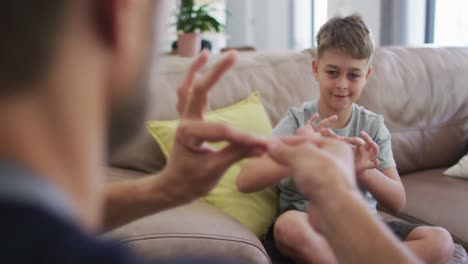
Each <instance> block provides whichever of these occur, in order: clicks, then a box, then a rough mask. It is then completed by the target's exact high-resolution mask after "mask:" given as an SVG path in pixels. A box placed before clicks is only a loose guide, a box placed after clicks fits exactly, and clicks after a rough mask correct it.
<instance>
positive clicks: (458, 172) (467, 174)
mask: <svg viewBox="0 0 468 264" xmlns="http://www.w3.org/2000/svg"><path fill="white" fill-rule="evenodd" d="M444 174H445V175H448V176H453V177H460V178H465V179H468V153H467V154H466V155H465V156H464V157H463V158H461V160H460V161H459V162H458V163H457V164H455V165H453V166H452V167H450V168H448V169H447V170H446V171H444Z"/></svg>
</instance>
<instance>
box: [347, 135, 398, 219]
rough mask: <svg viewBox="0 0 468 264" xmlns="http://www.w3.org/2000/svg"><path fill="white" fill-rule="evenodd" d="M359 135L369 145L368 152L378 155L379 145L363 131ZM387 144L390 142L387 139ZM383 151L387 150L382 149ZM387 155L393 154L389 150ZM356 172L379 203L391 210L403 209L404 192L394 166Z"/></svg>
mask: <svg viewBox="0 0 468 264" xmlns="http://www.w3.org/2000/svg"><path fill="white" fill-rule="evenodd" d="M385 131H386V130H385ZM360 136H361V137H362V139H364V142H365V144H366V146H369V147H368V148H367V149H368V150H369V151H370V152H372V151H377V155H378V153H379V146H378V145H377V144H376V143H375V142H374V141H373V140H372V138H371V137H370V136H369V135H368V134H367V133H364V132H361V133H360ZM387 144H390V141H389V140H388V143H387ZM387 147H390V146H387ZM363 149H364V147H359V148H358V151H365V150H363ZM384 151H388V150H386V149H384ZM374 154H375V153H374ZM387 155H393V154H392V153H391V152H390V153H389V154H387ZM377 164H378V163H377ZM375 167H377V166H375ZM356 173H357V178H358V179H359V181H360V182H361V183H362V184H363V185H364V186H365V187H366V188H367V190H368V191H369V192H370V193H371V194H372V196H374V198H375V199H376V200H377V202H378V203H379V204H380V205H382V206H383V207H385V208H387V209H390V210H393V211H400V210H402V209H403V207H404V206H405V203H406V194H405V189H404V187H403V184H402V183H401V180H400V175H399V174H398V171H397V169H396V168H395V167H389V168H386V169H383V170H382V171H379V170H378V169H376V168H373V169H368V170H363V171H357V172H356Z"/></svg>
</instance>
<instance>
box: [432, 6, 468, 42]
mask: <svg viewBox="0 0 468 264" xmlns="http://www.w3.org/2000/svg"><path fill="white" fill-rule="evenodd" d="M427 4H428V6H430V5H431V4H432V5H433V8H434V9H433V11H432V12H428V15H429V16H431V15H432V19H433V20H432V21H431V17H428V23H426V26H427V27H428V29H427V33H426V41H427V42H428V43H434V44H436V45H440V46H459V45H460V46H461V45H465V46H466V45H468V16H467V15H466V11H468V1H459V0H443V1H442V0H428V1H427ZM431 22H432V23H433V24H432V23H431ZM431 24H432V25H431ZM431 27H432V28H431ZM431 33H432V34H431ZM428 34H429V38H428ZM431 37H432V39H431ZM431 40H432V41H431Z"/></svg>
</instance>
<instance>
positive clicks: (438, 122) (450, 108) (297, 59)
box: [111, 47, 468, 173]
mask: <svg viewBox="0 0 468 264" xmlns="http://www.w3.org/2000/svg"><path fill="white" fill-rule="evenodd" d="M315 55H316V50H314V49H310V50H305V51H304V52H296V51H285V52H275V53H271V52H267V53H265V52H256V53H240V54H239V59H238V62H237V64H236V65H235V66H234V67H233V69H232V70H231V71H229V72H228V73H227V74H226V76H225V77H224V78H223V79H222V80H221V81H220V83H219V84H218V85H217V86H216V87H215V88H214V89H213V90H212V93H211V94H210V99H209V110H214V109H218V108H222V107H226V106H228V105H231V104H233V103H235V102H238V101H240V100H242V99H244V98H246V97H248V96H249V95H250V94H251V93H252V92H253V91H255V90H258V91H259V92H260V96H261V98H262V101H263V103H264V105H265V108H266V110H267V113H268V115H269V117H270V120H271V122H272V125H275V124H276V123H277V122H278V120H279V119H280V118H281V117H282V116H283V115H284V114H285V113H286V111H287V108H288V107H289V106H293V105H296V106H298V105H300V104H302V102H304V101H307V100H311V99H315V98H318V96H319V89H318V84H317V82H316V81H315V80H314V78H313V76H312V73H311V63H312V60H313V58H314V57H315ZM218 59H219V57H218V56H213V58H211V59H210V61H209V63H208V65H207V66H206V67H205V68H204V69H203V71H202V72H206V71H207V70H209V69H210V68H211V67H212V66H213V64H214V63H215V62H216V61H217V60H218ZM191 61H192V60H191V59H186V58H179V57H176V56H168V57H165V58H163V60H162V63H161V69H160V72H159V74H158V78H155V81H154V82H152V84H151V95H150V107H151V109H150V112H149V116H148V117H147V120H171V119H175V118H177V112H176V109H175V105H176V102H177V95H176V89H177V85H178V84H179V83H180V82H181V80H182V79H183V76H184V73H185V71H186V69H187V68H188V66H189V65H190V62H191ZM154 76H156V74H154ZM358 103H359V104H361V105H363V106H365V107H366V108H368V109H370V110H372V111H374V112H376V113H379V114H382V115H383V116H384V118H385V123H386V125H387V127H388V128H389V130H390V132H391V133H392V144H393V152H394V155H395V160H396V162H397V166H398V169H399V171H400V173H406V172H410V171H416V170H421V169H429V168H436V167H448V166H450V165H453V164H455V163H456V162H457V161H458V159H459V158H460V157H461V156H463V154H464V151H465V150H466V147H467V145H468V143H467V142H468V106H467V105H468V48H403V47H383V48H378V49H377V50H376V53H375V56H374V61H373V74H372V75H371V78H370V79H369V81H368V83H367V85H366V88H365V90H364V92H363V94H362V97H361V98H360V100H359V101H358ZM164 162H165V161H164V156H163V155H162V153H161V151H160V149H159V147H158V146H157V145H156V143H154V141H153V140H152V138H151V136H150V135H149V133H147V132H146V131H144V130H142V131H141V133H140V135H139V136H138V137H137V138H135V140H133V141H132V142H130V143H129V144H127V145H126V146H124V147H123V148H122V149H121V150H120V151H118V152H116V153H114V155H112V157H111V165H113V166H116V167H123V168H130V169H136V170H140V171H144V172H153V171H156V170H158V169H161V168H162V166H163V165H164Z"/></svg>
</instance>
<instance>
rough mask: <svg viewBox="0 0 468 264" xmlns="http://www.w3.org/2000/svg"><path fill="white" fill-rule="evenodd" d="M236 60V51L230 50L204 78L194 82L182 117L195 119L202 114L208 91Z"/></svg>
mask: <svg viewBox="0 0 468 264" xmlns="http://www.w3.org/2000/svg"><path fill="white" fill-rule="evenodd" d="M235 61H236V53H233V52H230V53H229V54H228V55H226V57H224V58H223V59H222V60H221V61H220V62H218V63H217V64H216V65H215V66H214V67H213V69H212V70H211V71H210V72H209V73H208V74H207V75H206V77H205V78H203V79H202V80H200V81H199V82H197V83H196V84H195V86H194V87H193V90H192V91H191V93H190V96H189V99H188V102H187V107H186V109H185V111H184V117H185V118H189V119H197V118H200V116H201V115H203V111H204V110H205V106H206V101H207V96H208V92H209V91H210V89H211V88H213V86H214V85H215V84H216V82H218V81H219V79H220V78H221V77H222V76H223V75H224V73H225V72H226V71H227V70H228V69H229V68H231V67H232V66H233V65H234V63H235Z"/></svg>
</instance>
